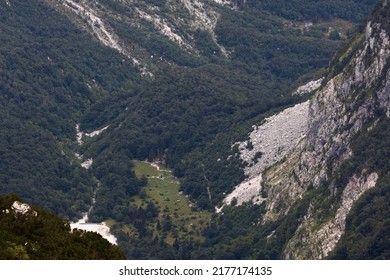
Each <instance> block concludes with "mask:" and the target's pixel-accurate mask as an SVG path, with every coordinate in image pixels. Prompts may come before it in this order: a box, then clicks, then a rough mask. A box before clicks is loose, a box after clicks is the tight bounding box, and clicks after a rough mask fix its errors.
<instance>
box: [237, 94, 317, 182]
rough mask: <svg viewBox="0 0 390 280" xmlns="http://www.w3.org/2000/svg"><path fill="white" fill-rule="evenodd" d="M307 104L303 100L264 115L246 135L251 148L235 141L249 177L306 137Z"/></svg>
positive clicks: (257, 173)
mask: <svg viewBox="0 0 390 280" xmlns="http://www.w3.org/2000/svg"><path fill="white" fill-rule="evenodd" d="M309 103H310V101H306V102H303V103H300V104H297V105H295V106H293V107H290V108H287V109H285V110H284V111H282V112H280V113H278V114H276V115H273V116H271V117H269V118H266V119H265V122H264V123H263V124H262V125H260V126H259V127H256V126H254V130H253V132H251V133H250V134H249V142H251V143H252V145H253V149H252V150H249V149H248V148H247V145H248V142H239V143H236V144H238V145H239V150H240V157H241V159H242V160H243V161H244V162H247V163H248V166H246V167H245V168H244V171H245V174H246V175H247V176H249V178H253V177H255V176H258V175H259V174H261V173H262V172H263V171H264V170H265V169H266V168H267V167H268V166H271V165H273V164H275V163H277V162H278V161H280V160H282V159H283V158H284V157H285V156H286V155H287V154H288V153H289V152H290V151H291V150H292V148H294V147H295V146H296V145H297V144H298V143H299V141H300V140H301V139H302V138H303V137H305V136H306V133H307V130H308V116H309ZM258 152H260V153H261V154H262V155H261V157H260V158H259V159H257V162H256V161H254V157H255V155H256V153H258Z"/></svg>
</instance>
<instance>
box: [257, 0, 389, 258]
mask: <svg viewBox="0 0 390 280" xmlns="http://www.w3.org/2000/svg"><path fill="white" fill-rule="evenodd" d="M389 8H390V7H389V6H388V4H387V1H384V5H383V9H389ZM389 38H390V34H389V29H388V27H387V26H384V24H383V23H380V22H369V23H368V25H367V27H366V32H365V35H363V36H361V37H360V38H358V39H357V40H356V41H355V42H354V43H355V46H359V47H358V48H357V49H358V50H357V51H356V52H355V53H354V54H353V56H352V59H351V60H350V61H349V63H348V64H347V65H346V66H345V67H344V70H343V71H342V73H340V74H338V75H336V76H334V77H333V78H331V79H330V80H328V82H327V83H326V85H325V86H324V87H323V88H322V89H320V90H319V91H318V92H317V93H316V94H315V96H314V97H313V98H312V100H311V101H310V107H309V118H308V132H307V136H306V137H305V138H304V139H302V141H301V142H300V143H299V144H298V145H297V146H296V147H295V148H294V150H293V151H292V152H291V153H290V155H289V156H288V157H287V159H286V160H285V161H283V162H281V163H279V164H277V165H276V166H274V167H273V168H271V169H270V170H268V171H267V172H265V174H263V187H265V189H266V191H267V194H268V198H267V213H266V214H265V221H271V220H277V219H279V218H280V217H282V216H284V215H285V214H287V213H288V211H289V210H290V208H291V206H292V205H293V204H294V203H295V202H296V201H297V200H298V199H300V198H301V197H302V195H303V193H304V192H305V191H306V190H307V189H308V188H309V187H314V188H319V187H320V186H322V185H324V184H325V183H327V184H329V183H330V185H331V187H332V182H331V180H330V179H331V177H332V176H333V174H334V172H335V171H336V170H337V169H338V168H339V167H340V164H341V163H342V162H344V161H345V160H346V159H348V158H349V157H350V156H351V155H352V151H351V149H350V146H349V145H350V143H351V140H352V139H353V137H354V136H355V135H356V134H357V133H358V132H359V131H361V130H362V129H363V126H364V124H365V123H366V122H367V120H368V119H371V120H373V119H375V118H376V117H375V110H377V109H382V110H384V111H385V112H386V113H387V116H388V117H390V103H389V100H390V71H389V67H388V66H389V63H390V61H389V57H390V44H389ZM351 49H352V47H351ZM351 49H349V50H347V53H348V52H352V50H351ZM344 56H347V54H345V55H344ZM340 61H341V59H340ZM375 124H376V122H374V125H375ZM371 128H372V127H371ZM371 128H370V129H371ZM377 176H378V175H377V174H376V173H372V174H356V175H355V176H353V177H352V178H350V183H349V184H348V185H347V186H346V189H345V191H344V193H343V198H342V199H343V202H342V203H341V205H339V206H335V207H339V208H338V209H337V210H336V212H335V213H336V214H335V216H334V217H333V218H332V220H331V222H329V223H327V224H325V225H323V226H322V227H316V228H317V230H315V231H313V228H314V227H315V225H316V223H317V222H318V221H317V220H315V219H314V218H312V213H311V211H312V210H310V209H309V211H308V213H307V215H306V221H303V222H302V224H301V225H300V226H299V228H298V230H297V232H296V233H295V236H294V237H293V239H292V240H291V241H290V242H289V244H288V246H287V248H286V249H285V256H286V257H289V258H322V257H324V256H326V255H327V254H328V253H329V252H330V251H331V250H332V249H333V248H334V246H335V245H336V243H337V241H338V240H339V238H340V236H341V234H342V233H343V231H344V228H345V217H346V216H347V214H348V213H349V210H350V208H351V207H350V206H352V204H353V203H354V202H355V201H356V200H357V199H358V198H359V197H360V195H361V194H362V193H363V192H364V191H365V190H367V189H369V188H371V187H373V186H375V182H376V180H377V179H378V178H377ZM351 186H355V189H356V188H357V189H359V191H355V190H353V191H350V190H349V189H351V188H352V187H351ZM348 191H350V192H349V194H348ZM347 197H348V198H347ZM346 205H348V206H346ZM317 218H318V217H317ZM302 247H305V248H306V249H302Z"/></svg>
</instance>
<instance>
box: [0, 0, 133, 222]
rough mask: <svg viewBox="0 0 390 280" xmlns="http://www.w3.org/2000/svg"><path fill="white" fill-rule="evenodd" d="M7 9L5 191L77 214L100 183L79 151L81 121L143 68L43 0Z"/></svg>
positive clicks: (2, 137)
mask: <svg viewBox="0 0 390 280" xmlns="http://www.w3.org/2000/svg"><path fill="white" fill-rule="evenodd" d="M0 6H1V10H0V22H1V23H0V40H1V42H2V43H1V47H0V93H1V94H0V115H1V118H0V129H1V134H0V194H9V193H17V194H18V195H20V196H21V197H23V198H24V199H25V200H26V201H27V202H29V203H31V202H33V203H36V204H39V205H40V206H42V207H45V208H47V209H49V210H51V211H53V212H55V213H57V214H59V215H61V216H62V217H70V218H74V217H76V216H79V215H80V212H81V211H85V210H86V209H87V207H88V205H90V203H91V196H92V192H93V189H94V188H95V185H96V182H94V180H93V179H92V178H91V176H90V175H89V174H88V173H87V172H86V171H85V170H83V169H82V168H81V167H80V165H79V161H78V160H77V158H76V157H75V156H74V151H75V137H76V131H75V125H76V122H77V121H78V119H79V118H80V116H81V114H82V113H83V112H84V111H85V110H86V109H87V108H88V107H89V106H90V105H91V104H94V103H95V102H96V101H97V100H99V99H100V98H102V97H103V96H106V95H108V94H109V93H110V94H114V95H115V94H116V93H117V94H118V95H119V93H120V92H121V91H123V89H124V88H126V89H129V88H131V87H132V86H133V84H135V83H137V80H139V79H140V78H139V75H138V72H137V71H136V69H135V68H134V67H133V65H132V63H131V62H129V61H127V60H124V59H123V58H122V57H121V56H120V55H119V54H117V53H116V52H114V51H112V50H110V49H108V48H105V47H103V46H100V45H99V44H97V43H96V42H94V41H93V40H91V39H92V38H91V37H90V36H89V35H87V34H84V33H83V32H81V31H80V30H78V29H77V28H76V27H75V26H74V25H73V24H71V23H70V22H69V21H68V20H67V19H66V18H64V17H59V16H58V14H57V13H56V12H55V11H54V10H52V9H51V8H49V7H47V6H46V5H45V4H44V3H42V1H27V2H26V1H13V3H12V6H11V7H8V6H7V5H6V3H5V2H4V1H3V2H1V3H0ZM135 73H137V74H135Z"/></svg>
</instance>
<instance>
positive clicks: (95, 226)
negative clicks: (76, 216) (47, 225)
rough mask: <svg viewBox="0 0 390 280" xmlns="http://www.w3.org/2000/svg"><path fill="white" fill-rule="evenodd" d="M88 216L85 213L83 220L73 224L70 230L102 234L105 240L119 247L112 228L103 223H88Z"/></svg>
mask: <svg viewBox="0 0 390 280" xmlns="http://www.w3.org/2000/svg"><path fill="white" fill-rule="evenodd" d="M87 221H88V214H87V213H85V214H84V215H83V218H81V219H80V220H78V221H77V222H76V223H71V224H70V228H71V229H72V230H73V229H80V230H85V231H89V232H96V233H98V234H100V235H101V236H102V237H103V238H105V239H106V240H108V241H109V242H110V243H111V244H114V245H117V244H118V243H117V238H116V237H115V236H114V235H113V234H111V232H110V228H109V227H108V226H107V224H106V223H105V222H102V223H88V222H87Z"/></svg>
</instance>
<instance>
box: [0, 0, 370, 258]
mask: <svg viewBox="0 0 390 280" xmlns="http://www.w3.org/2000/svg"><path fill="white" fill-rule="evenodd" d="M375 2H376V1H374V0H371V1H352V0H351V1H349V0H348V1H329V0H328V1H326V0H323V1H309V0H301V1H298V0H296V1H254V0H253V1H252V0H248V1H238V0H237V1H211V0H209V1H197V0H180V1H171V0H166V1H151V0H150V1H127V0H126V1H123V0H121V1H119V0H99V1H85V0H77V1H76V0H32V1H27V2H26V1H22V0H12V1H0V8H1V9H0V20H1V25H0V40H1V42H2V46H1V48H0V65H1V67H0V71H1V75H0V79H1V81H0V117H1V118H0V119H1V121H0V126H1V134H0V194H10V193H16V194H17V195H20V196H21V197H23V199H25V200H26V201H27V202H28V203H31V202H33V203H34V204H37V205H40V206H43V207H45V208H48V209H50V210H51V211H53V212H55V213H56V214H59V215H60V216H62V217H66V218H70V219H76V217H80V216H81V213H82V212H85V211H87V210H88V209H90V208H89V207H90V205H91V204H92V203H95V204H94V207H93V208H92V211H91V212H90V219H91V220H95V221H99V222H101V221H102V220H107V221H109V223H110V225H112V229H113V231H114V232H115V234H116V235H117V237H119V244H120V246H122V248H125V251H126V254H127V256H128V257H132V258H161V257H165V258H202V257H205V256H206V255H207V254H208V253H209V256H211V257H216V258H230V257H233V258H243V257H248V258H249V257H252V258H278V257H282V253H281V247H280V246H284V244H285V242H287V240H289V238H291V234H287V235H286V236H285V237H284V238H285V239H283V238H282V240H281V241H278V242H279V243H278V246H275V248H274V250H273V251H272V252H270V251H269V250H268V249H269V248H268V247H267V248H266V249H265V251H264V252H257V253H254V252H253V251H251V250H244V249H242V248H244V247H245V246H246V245H248V246H250V245H251V244H255V243H253V241H248V240H247V239H246V238H250V237H251V236H252V233H250V232H252V230H254V228H251V229H249V228H247V227H246V226H242V229H241V230H240V231H239V235H243V236H245V237H242V238H244V239H245V240H241V239H239V240H238V239H236V237H237V232H236V231H235V229H232V231H231V232H230V233H228V234H231V236H229V238H228V239H229V240H232V243H234V244H235V245H234V246H236V247H237V248H236V249H237V251H239V252H244V251H245V252H247V253H248V254H247V255H245V254H242V255H241V253H237V254H235V253H231V252H230V253H228V254H226V252H227V251H226V250H228V248H227V247H226V248H225V247H224V246H222V245H221V244H222V243H223V242H222V240H225V239H224V238H225V237H224V236H221V233H223V232H228V231H227V230H225V226H226V228H227V229H228V228H230V227H229V226H228V225H222V223H224V222H221V221H220V219H221V220H224V221H226V220H227V219H229V217H230V218H231V220H230V222H232V221H234V220H236V221H237V225H239V224H241V225H242V223H244V222H245V223H249V224H252V223H253V221H252V219H258V218H259V216H258V214H256V213H258V212H259V210H260V212H261V211H268V212H267V213H271V212H272V211H271V208H270V207H269V206H267V207H268V208H267V207H264V205H263V206H261V207H260V206H254V208H251V207H252V206H248V205H246V206H242V207H241V208H237V209H235V208H229V207H226V208H225V210H224V211H225V212H226V214H225V215H224V217H222V216H216V217H212V218H211V221H210V220H209V222H205V220H206V218H205V217H209V215H210V212H213V211H214V209H215V206H217V205H220V204H221V203H222V201H223V199H224V198H225V196H226V194H227V193H229V192H231V191H232V190H233V188H234V186H236V185H238V184H240V183H241V182H242V181H243V180H244V179H245V174H244V172H243V169H242V168H243V167H245V166H246V165H247V164H248V163H246V162H244V161H242V160H241V159H240V157H239V156H238V154H239V153H238V150H237V149H238V146H234V145H233V144H234V143H236V142H237V141H239V140H241V141H242V139H243V138H245V135H246V134H247V131H249V129H250V127H251V126H252V125H253V124H260V123H261V122H262V121H263V119H264V118H265V117H266V116H270V115H272V114H273V113H275V112H277V111H280V110H282V109H283V108H285V107H286V106H290V105H293V104H295V103H298V102H300V101H304V100H306V99H307V98H308V95H292V94H291V92H292V91H293V90H294V89H295V88H297V87H298V86H300V85H302V84H304V83H305V82H307V81H310V80H312V79H315V80H317V79H319V78H321V77H322V76H324V75H328V76H327V77H326V78H325V80H324V83H325V82H328V81H329V79H330V78H332V77H331V74H326V73H327V70H325V69H324V68H325V67H327V66H328V65H329V60H330V58H331V56H332V55H333V53H334V52H335V51H336V50H338V49H339V48H340V47H341V46H343V45H344V46H345V44H346V43H347V42H348V41H349V40H350V39H351V38H354V36H355V35H356V32H359V31H361V29H363V28H362V26H361V25H359V24H361V23H362V22H363V21H364V18H365V17H366V16H367V15H368V14H369V11H370V9H371V8H372V7H373V5H374V3H375ZM359 26H360V27H359ZM359 29H360V30H359ZM359 43H360V41H359ZM352 53H353V52H352V51H351V52H350V53H347V54H348V55H346V56H345V59H350V54H352ZM342 62H343V63H344V62H345V63H348V61H346V60H343V61H342ZM332 67H333V68H332V69H333V73H334V74H336V73H338V71H340V70H341V69H342V68H343V67H344V64H342V63H341V62H340V63H334V64H333V65H332ZM308 94H310V92H308ZM78 124H79V125H78ZM76 128H77V129H76ZM79 129H80V130H79ZM91 132H93V133H92V134H89V133H91ZM98 132H99V133H98ZM77 134H78V135H79V136H81V138H80V137H79V138H77V137H78V136H77ZM248 148H250V145H249V142H248ZM258 156H260V154H258ZM135 160H138V161H135ZM144 160H149V161H156V162H158V163H159V165H160V166H159V168H161V169H162V170H163V171H159V172H160V173H158V174H156V173H155V172H156V171H150V169H149V168H146V167H145V166H143V165H142V164H143V163H140V161H144ZM163 165H164V167H163ZM171 169H172V170H171ZM161 172H162V173H161ZM171 172H172V173H173V174H171ZM172 175H174V176H172ZM156 176H157V177H159V176H162V180H163V182H160V183H161V184H157V185H154V183H155V182H156V179H158V178H155V177H156ZM178 178H179V179H180V185H178V181H177V180H178ZM160 179H161V178H160ZM164 180H165V181H164ZM164 186H165V187H166V186H169V187H172V189H171V190H170V192H171V191H173V190H175V191H176V192H177V193H180V196H183V197H185V198H181V197H179V198H176V197H174V198H172V197H169V198H164V199H163V200H162V197H163V195H162V194H163V192H160V193H159V192H158V191H155V190H154V189H153V187H164ZM176 188H178V189H176ZM179 188H180V189H179ZM265 189H266V188H265ZM269 193H270V194H271V192H269ZM177 195H179V194H177ZM159 196H160V197H159ZM92 198H96V201H95V200H93V199H92ZM170 201H171V202H172V203H170ZM175 201H176V202H175ZM183 201H186V203H187V202H188V203H187V205H186V206H185V207H184V206H182V202H183ZM269 201H271V198H270V200H269ZM308 201H309V200H308ZM157 202H158V203H160V205H158V204H157ZM174 202H175V204H174ZM155 203H156V204H155ZM267 203H268V202H267ZM180 205H181V206H180ZM245 207H247V208H245ZM291 209H292V210H291V211H290V212H289V213H288V214H287V216H286V217H285V218H282V219H281V220H279V221H276V222H275V223H271V224H268V225H266V226H264V227H263V228H262V229H261V230H260V232H261V233H256V235H257V234H260V236H261V237H259V240H262V241H261V242H264V234H267V235H269V234H271V232H272V231H273V230H275V229H276V228H278V229H279V230H281V229H282V228H283V227H284V226H287V224H286V223H287V221H291V220H294V221H295V222H296V219H297V218H296V216H294V215H298V216H300V215H301V214H302V213H303V212H304V211H305V209H306V208H304V207H303V208H299V207H298V208H294V209H295V210H294V209H293V208H291ZM296 209H301V210H296ZM172 211H176V212H177V211H178V212H180V211H182V213H183V212H186V213H190V214H188V215H193V216H191V217H192V218H193V219H194V220H195V221H196V222H194V223H190V224H191V226H190V228H185V229H180V230H178V226H177V220H176V218H170V217H172V216H174V215H179V216H180V213H179V214H178V213H173V212H172ZM202 211H205V212H202ZM270 211H271V212H270ZM297 211H298V212H297ZM300 211H303V212H302V213H301V212H300ZM245 213H246V214H247V216H246V218H245V219H240V217H241V216H242V215H244V214H245ZM266 215H270V214H266ZM189 217H190V216H189ZM192 218H189V219H192ZM270 220H271V219H270ZM198 222H199V223H198ZM230 222H228V223H230ZM295 222H294V223H295ZM287 227H288V228H289V226H287ZM269 230H270V231H269ZM289 230H292V229H291V228H289ZM294 230H295V229H294ZM194 236H195V237H194ZM140 240H141V241H140ZM283 240H284V241H283ZM242 241H245V242H242ZM247 241H248V242H247ZM259 242H260V241H259ZM240 244H243V245H242V246H241V245H240ZM214 245H215V248H213V246H214ZM244 245H245V246H244ZM267 246H268V245H267ZM225 249H226V250H225ZM209 250H210V251H209ZM229 250H230V247H229ZM167 251H169V254H166V255H164V254H165V253H164V252H167ZM206 253H207V254H206Z"/></svg>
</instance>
